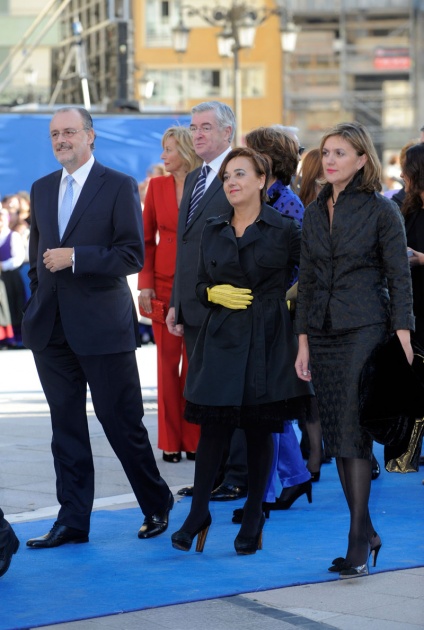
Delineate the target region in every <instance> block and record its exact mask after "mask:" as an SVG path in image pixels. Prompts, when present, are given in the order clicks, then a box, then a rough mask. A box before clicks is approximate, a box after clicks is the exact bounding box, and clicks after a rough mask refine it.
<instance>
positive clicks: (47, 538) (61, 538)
mask: <svg viewBox="0 0 424 630" xmlns="http://www.w3.org/2000/svg"><path fill="white" fill-rule="evenodd" d="M86 542H88V532H84V531H82V530H81V529H74V528H73V527H67V526H66V525H61V524H60V523H58V522H57V521H56V523H54V525H53V527H52V528H51V530H50V531H49V533H48V534H45V535H44V536H40V537H39V538H30V539H29V540H27V546H28V547H33V548H34V549H49V548H50V547H60V545H66V543H75V544H76V543H86Z"/></svg>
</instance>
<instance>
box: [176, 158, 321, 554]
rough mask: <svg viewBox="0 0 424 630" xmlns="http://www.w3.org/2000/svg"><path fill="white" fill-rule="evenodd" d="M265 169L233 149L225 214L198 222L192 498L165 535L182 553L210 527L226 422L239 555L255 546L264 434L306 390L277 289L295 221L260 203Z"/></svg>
mask: <svg viewBox="0 0 424 630" xmlns="http://www.w3.org/2000/svg"><path fill="white" fill-rule="evenodd" d="M269 175H270V166H269V162H268V160H267V158H266V157H264V156H261V155H259V154H257V153H255V152H254V151H252V150H251V149H245V148H238V149H234V150H233V151H231V152H230V153H229V154H228V155H227V157H226V158H225V160H224V162H223V164H222V166H221V169H220V172H219V177H220V179H221V180H222V181H223V183H224V191H225V194H226V195H227V198H228V200H229V202H230V204H231V205H232V206H233V211H232V212H231V213H230V214H228V215H223V216H221V217H217V218H211V219H209V220H208V221H207V223H206V225H205V228H204V232H203V236H202V240H201V246H200V256H199V272H198V284H197V288H196V293H197V296H198V298H199V300H200V301H201V302H202V303H203V304H204V305H205V306H207V307H208V308H209V309H210V312H209V315H208V316H207V318H206V320H205V322H204V324H203V326H202V329H201V331H200V334H199V337H198V339H197V343H196V347H195V349H194V353H193V355H192V357H191V359H190V363H189V368H188V374H187V381H186V389H185V397H186V400H187V405H186V413H185V417H186V419H187V420H188V421H189V422H196V423H199V424H200V425H201V434H200V441H199V445H198V449H197V453H196V466H195V476H194V488H193V500H192V504H191V509H190V513H189V514H188V516H187V518H186V520H185V522H184V524H183V525H182V528H181V529H180V530H179V531H177V532H175V533H174V534H173V535H172V545H173V546H174V547H175V548H176V549H180V550H182V551H188V550H189V549H190V548H191V544H192V541H193V539H194V538H195V536H197V535H198V540H197V548H196V550H197V551H202V550H203V545H204V541H205V538H206V534H207V531H208V528H209V526H210V524H211V516H210V513H209V497H210V493H211V490H212V486H213V482H214V479H215V475H216V471H217V470H218V467H219V463H220V461H221V456H222V452H223V449H224V448H225V445H226V444H227V443H228V441H229V436H230V435H231V432H232V431H233V429H234V427H240V428H241V429H243V430H244V431H245V434H246V442H247V468H248V486H249V494H248V497H247V501H246V504H245V507H244V511H243V520H242V525H241V529H240V532H239V534H238V536H237V538H236V539H235V541H234V546H235V549H236V551H237V553H238V554H252V553H255V552H256V551H257V549H260V548H261V546H262V528H263V525H264V522H265V519H264V515H263V512H262V498H263V494H264V490H265V487H266V483H267V479H268V474H269V470H270V467H271V463H272V457H273V442H272V432H278V431H282V430H283V429H284V423H285V421H286V420H289V419H291V418H293V417H295V413H294V412H293V405H296V404H297V403H298V399H299V397H301V396H305V395H306V396H309V395H311V393H312V389H311V387H310V385H309V384H308V383H302V382H301V381H299V379H298V378H297V377H296V372H295V370H294V359H295V357H296V352H297V340H296V336H295V335H294V333H293V328H292V323H291V320H290V315H289V312H288V309H287V305H286V302H285V291H286V287H287V285H288V282H289V280H290V277H291V274H292V272H293V268H294V266H295V265H296V264H297V263H298V260H299V253H300V226H299V224H298V223H297V221H295V220H294V219H292V218H289V217H285V216H282V215H280V214H279V213H278V212H276V211H275V210H274V209H273V208H271V207H269V206H267V205H266V204H265V203H264V199H265V195H266V190H267V182H268V179H269Z"/></svg>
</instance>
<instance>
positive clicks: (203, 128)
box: [189, 124, 213, 135]
mask: <svg viewBox="0 0 424 630" xmlns="http://www.w3.org/2000/svg"><path fill="white" fill-rule="evenodd" d="M212 129H213V126H212V125H208V124H205V125H200V127H196V125H190V127H189V131H190V133H191V134H192V135H194V134H195V133H197V132H198V131H200V132H201V133H206V134H207V133H210V132H211V131H212Z"/></svg>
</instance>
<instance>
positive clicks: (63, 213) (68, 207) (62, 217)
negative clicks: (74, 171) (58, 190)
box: [59, 175, 75, 239]
mask: <svg viewBox="0 0 424 630" xmlns="http://www.w3.org/2000/svg"><path fill="white" fill-rule="evenodd" d="M66 179H67V186H66V190H65V194H64V195H63V199H62V204H61V206H60V210H59V236H60V238H61V239H62V236H63V233H64V231H65V230H66V226H67V225H68V221H69V219H70V218H71V214H72V210H73V208H72V202H73V199H74V191H73V188H72V186H73V184H74V181H75V180H74V178H73V177H72V175H67V176H66Z"/></svg>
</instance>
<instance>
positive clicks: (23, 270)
mask: <svg viewBox="0 0 424 630" xmlns="http://www.w3.org/2000/svg"><path fill="white" fill-rule="evenodd" d="M30 224H31V212H30V199H29V195H28V193H27V192H25V191H20V192H17V193H14V194H8V195H5V196H4V197H3V198H2V199H1V202H0V349H2V350H5V349H19V348H22V347H23V345H22V335H21V324H22V311H23V308H24V305H25V303H26V302H27V300H28V299H29V279H28V270H29V259H28V244H29V232H30Z"/></svg>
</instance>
